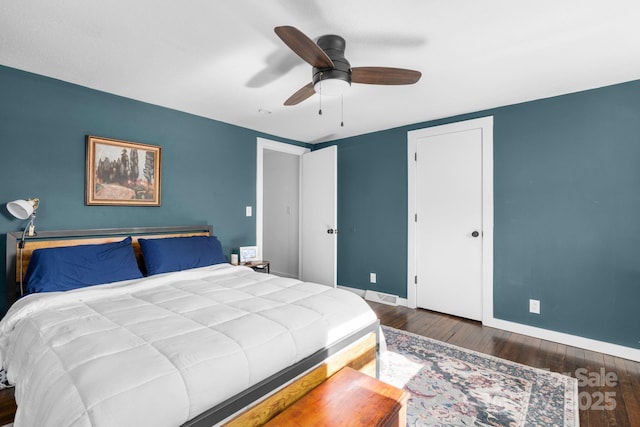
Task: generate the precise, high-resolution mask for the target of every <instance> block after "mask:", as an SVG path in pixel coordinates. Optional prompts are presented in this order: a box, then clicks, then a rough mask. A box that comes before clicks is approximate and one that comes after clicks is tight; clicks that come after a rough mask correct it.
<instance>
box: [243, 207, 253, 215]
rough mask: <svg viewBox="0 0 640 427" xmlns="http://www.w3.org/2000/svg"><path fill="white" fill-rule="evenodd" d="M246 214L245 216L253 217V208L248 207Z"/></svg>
mask: <svg viewBox="0 0 640 427" xmlns="http://www.w3.org/2000/svg"><path fill="white" fill-rule="evenodd" d="M245 212H246V213H245V215H246V216H251V215H253V213H252V209H251V206H247V208H246V209H245Z"/></svg>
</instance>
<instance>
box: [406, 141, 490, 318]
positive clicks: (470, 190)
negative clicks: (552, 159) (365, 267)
mask: <svg viewBox="0 0 640 427" xmlns="http://www.w3.org/2000/svg"><path fill="white" fill-rule="evenodd" d="M416 155H417V156H416V184H415V185H416V187H415V191H416V214H417V217H416V229H415V230H416V240H415V242H416V253H415V254H416V259H415V265H416V276H417V278H416V283H417V305H418V306H419V307H423V308H426V309H429V310H434V311H439V312H443V313H449V314H453V315H456V316H460V317H465V318H469V319H474V320H482V246H483V245H482V238H483V237H482V231H483V230H482V188H483V187H482V129H478V128H476V129H470V130H464V131H459V132H453V133H444V134H440V135H433V136H426V137H423V138H418V140H417V144H416Z"/></svg>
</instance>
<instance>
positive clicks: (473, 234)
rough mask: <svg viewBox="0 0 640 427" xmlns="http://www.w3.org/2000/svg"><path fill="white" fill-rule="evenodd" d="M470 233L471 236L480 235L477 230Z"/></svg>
mask: <svg viewBox="0 0 640 427" xmlns="http://www.w3.org/2000/svg"><path fill="white" fill-rule="evenodd" d="M471 235H472V236H473V237H478V236H479V235H480V233H478V232H477V231H474V232H473V233H471Z"/></svg>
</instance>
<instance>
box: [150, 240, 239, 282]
mask: <svg viewBox="0 0 640 427" xmlns="http://www.w3.org/2000/svg"><path fill="white" fill-rule="evenodd" d="M138 242H139V243H140V249H142V256H143V257H144V265H145V267H146V269H147V275H149V276H151V275H153V274H160V273H167V272H169V271H180V270H186V269H189V268H196V267H206V266H207V265H214V264H222V263H225V262H227V260H226V258H225V257H224V254H223V253H222V245H221V244H220V241H219V240H218V238H217V237H216V236H191V237H167V238H160V239H138Z"/></svg>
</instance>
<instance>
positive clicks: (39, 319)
mask: <svg viewBox="0 0 640 427" xmlns="http://www.w3.org/2000/svg"><path fill="white" fill-rule="evenodd" d="M373 321H375V314H374V313H373V312H372V311H371V310H370V308H369V307H368V306H367V304H366V303H365V302H364V301H363V300H362V299H361V298H359V297H358V296H356V295H355V294H352V293H350V292H347V291H343V290H340V289H334V288H330V287H327V286H322V285H317V284H311V283H303V282H300V281H298V280H293V279H286V278H281V277H277V276H273V275H268V274H262V273H255V272H254V271H252V270H251V269H249V268H246V267H235V266H230V265H227V264H225V265H218V266H213V267H205V268H198V269H193V270H188V271H183V272H178V273H167V274H163V275H158V276H153V277H150V278H147V279H141V280H134V281H127V282H119V283H114V284H109V285H100V286H93V287H90V288H84V289H78V290H74V291H70V292H64V293H50V294H38V295H31V296H27V297H25V298H23V299H22V300H20V301H18V302H17V303H16V304H14V306H13V307H12V308H11V310H10V311H9V313H7V315H6V316H5V318H4V319H3V320H2V322H0V359H1V362H2V366H3V367H4V368H6V370H7V375H8V378H9V380H10V381H11V382H15V384H16V402H17V404H18V411H17V413H16V420H15V426H16V427H20V426H29V427H31V426H55V427H63V426H118V427H122V426H153V427H159V426H179V425H180V424H182V423H184V422H185V421H187V420H189V419H191V418H193V417H195V416H196V415H198V414H200V413H201V412H203V411H205V410H206V409H208V408H210V407H212V406H214V405H215V404H217V403H219V402H221V401H223V400H225V399H226V398H228V397H230V396H232V395H235V394H237V393H238V392H240V391H242V390H244V389H246V388H247V387H249V386H251V385H253V384H255V383H257V382H259V381H260V380H262V379H264V378H266V377H268V376H270V375H272V374H274V373H276V372H277V371H279V370H281V369H283V368H284V367H286V366H288V365H291V364H292V363H294V362H296V361H299V360H301V359H303V358H304V357H306V356H308V355H310V354H312V353H313V352H314V351H316V350H318V349H320V348H323V347H325V346H327V345H329V344H332V343H333V342H335V341H337V340H339V339H340V338H341V337H343V336H345V335H347V334H349V333H350V332H353V331H355V330H357V329H359V328H360V327H362V326H365V325H368V324H370V323H371V322H373Z"/></svg>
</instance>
